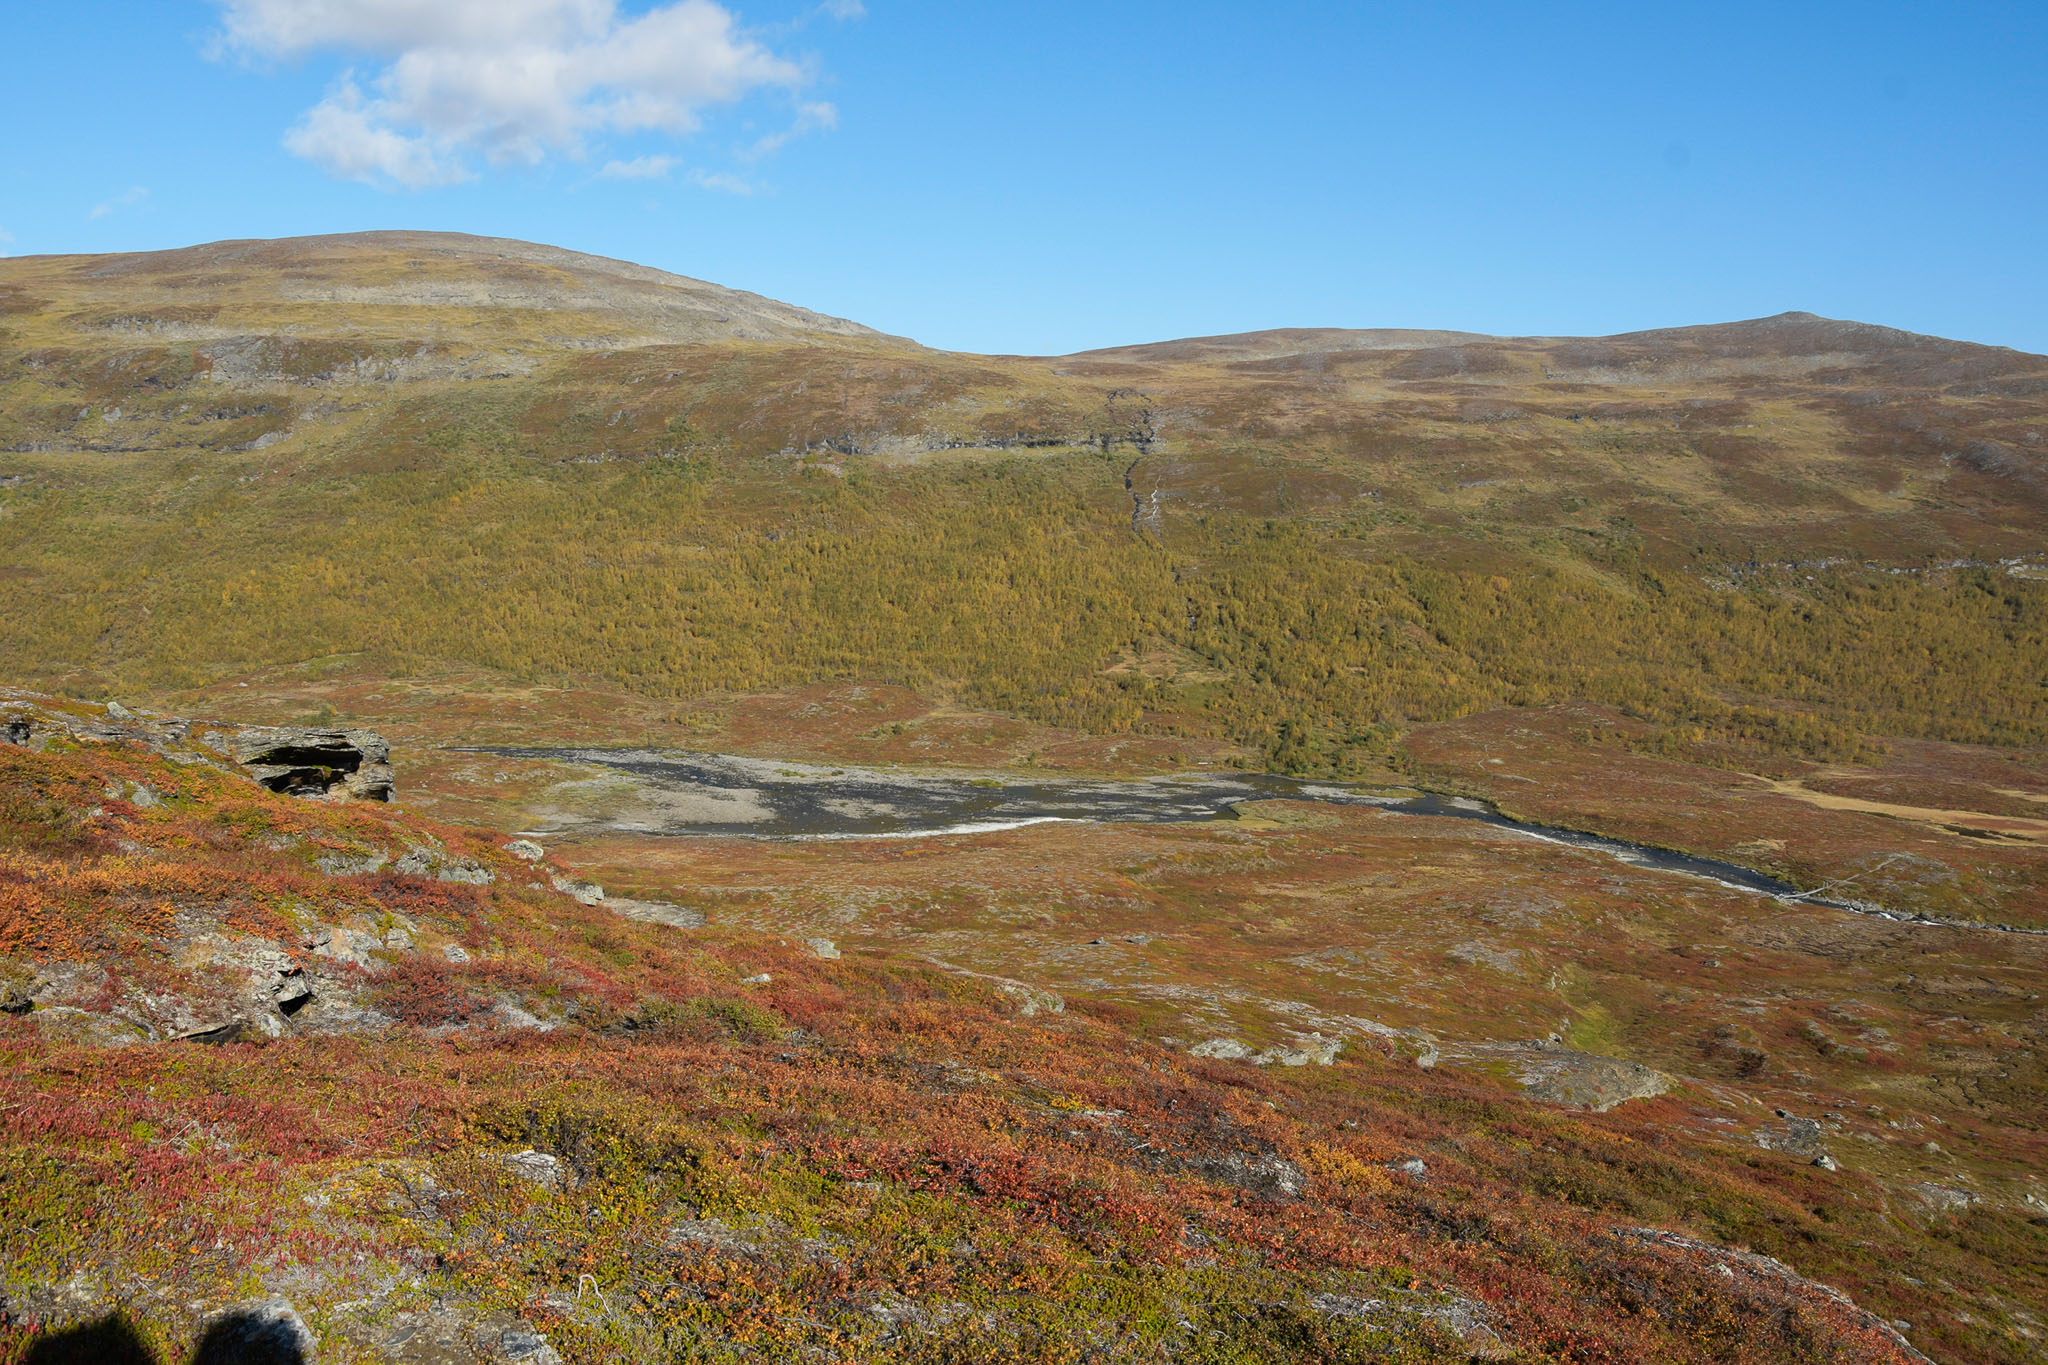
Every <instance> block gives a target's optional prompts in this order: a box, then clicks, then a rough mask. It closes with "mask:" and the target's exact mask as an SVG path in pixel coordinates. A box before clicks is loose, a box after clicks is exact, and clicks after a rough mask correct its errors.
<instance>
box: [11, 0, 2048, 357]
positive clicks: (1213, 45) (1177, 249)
mask: <svg viewBox="0 0 2048 1365" xmlns="http://www.w3.org/2000/svg"><path fill="white" fill-rule="evenodd" d="M8 8H9V14H8V16H7V19H6V32H7V36H8V46H9V48H10V61H9V71H10V79H9V81H8V82H7V83H6V85H5V86H4V87H0V120H4V126H5V127H6V128H7V129H8V130H9V134H8V136H7V137H5V138H4V139H0V233H4V234H6V239H4V240H0V252H5V253H15V254H19V253H40V252H74V251H83V252H98V251H127V250H138V249H147V248H155V247H167V246H178V245H184V244H188V243H192V242H200V241H210V240H215V239H219V238H227V237H275V236H290V235H297V234H301V233H318V232H341V231H353V230H358V229H364V228H379V227H423V228H441V229H449V230H455V231H463V232H475V233H483V234H490V235H499V236H510V237H522V238H528V239H531V240H537V241H544V242H551V243H555V244H558V245H562V246H567V247H573V248H576V249H579V250H585V251H593V252H598V253H600V254H604V255H609V256H618V257H623V258H626V259H629V260H634V261H640V262H644V263H646V264H650V265H657V266H661V267H663V268H665V269H669V270H675V271H678V272H681V273H683V274H688V275H696V276H700V277H703V278H706V279H711V280H716V281H718V282H720V283H722V284H729V285H733V286H736V287H739V288H744V289H751V290H755V291H757V292H760V293H764V294H768V295H771V296H774V297H777V298H782V299H787V300H789V301H791V302H795V303H800V304H804V305H806V306H809V307H813V308H818V309H821V310H824V311H826V312H831V313H836V314H840V315H842V316H846V317H851V318H855V319H857V320H859V321H862V322H865V323H868V324H870V325H872V326H876V327H881V328H883V329H885V330H888V331H892V332H898V333H902V334H905V335H909V336H913V337H916V338H917V339H918V340H920V341H923V342H926V343H928V344H931V345H938V346H946V347H952V348H957V349H966V350H979V351H1016V352H1031V353H1052V352H1063V351H1069V350H1075V349H1080V348H1084V347H1091V346H1103V345H1114V344H1119V343H1124V342H1134V341H1146V340H1156V339H1161V338H1165V337H1170V336H1182V335H1193V334H1201V333H1212V332H1229V331H1240V330H1248V329H1252V328H1259V327H1275V326H1355V327H1373V326H1390V327H1450V328H1460V329H1467V330H1472V331H1483V332H1499V333H1509V334H1599V333H1608V332H1615V331H1624V330H1629V329H1634V328H1641V327H1652V326H1665V325H1675V324H1682V323H1691V322H1706V321H1720V320H1726V319H1732V318H1739V317H1751V316H1757V315H1762V314H1768V313H1775V312H1780V311H1783V310H1786V309H1792V308H1803V309H1808V310H1811V311H1813V312H1817V313H1823V314H1827V315H1830V316H1837V317H1853V318H1858V319H1862V320H1865V321H1872V322H1882V323H1886V324H1890V325H1893V326H1899V327H1906V328H1910V329H1912V330H1915V331H1925V332H1934V333H1939V334H1942V335H1947V336H1956V337H1962V338H1965V339H1968V340H1973V341H1984V342H1992V343H1997V344H2002V345H2010V346H2017V347H2020V348H2023V349H2027V350H2032V351H2038V352H2048V5H2041V4H2038V3H2037V4H2026V5H2022V4H1994V3H1986V4H1969V5H1957V4H1950V5H1937V4H1918V5H1907V4H1886V3H1882V0H1874V2H1873V3H1868V4H1863V5H1855V6H1850V5H1835V4H1827V3H1812V4H1800V5H1784V4H1782V3H1779V4H1772V5H1748V4H1723V5H1715V6H1708V5H1683V4H1680V5H1670V6H1658V5H1642V4H1640V3H1637V4H1630V5H1626V6H1624V5H1612V6H1607V5H1570V4H1566V5H1552V6H1535V5H1527V4H1516V5H1508V4H1481V3H1469V4H1455V3H1445V4H1378V3H1365V2H1360V3H1347V4H1284V3H1283V4H1261V5H1253V4H1248V3H1247V4H1228V5H1225V4H1201V3H1182V4H1165V3H1149V2H1143V0H1132V2H1131V3H1125V4H1110V5H1101V4H1078V3H1076V4H1067V3H1058V2H1056V0H1046V2H1044V3H1039V4H1036V5H971V4H970V5H963V4H959V3H957V0H955V2H954V3H925V2H924V0H865V3H864V4H863V3H861V2H860V0H828V2H827V3H822V4H821V3H817V2H816V0H810V2H809V3H797V2H796V0H777V2H776V3H768V2H766V0H761V2H758V3H757V2H756V0H728V3H725V4H724V5H723V7H721V6H720V5H717V4H713V3H712V2H711V0H664V2H663V3H659V4H656V3H631V2H630V0H434V2H433V3H425V2H424V0H213V2H209V0H190V2H189V3H188V2H186V0H146V2H144V0H136V2H134V3H116V2H112V0H109V2H107V3H90V0H88V3H82V4H78V5H71V6H54V5H53V6H44V5H28V4H14V5H10V6H9V7H8Z"/></svg>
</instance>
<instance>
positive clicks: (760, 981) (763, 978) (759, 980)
mask: <svg viewBox="0 0 2048 1365" xmlns="http://www.w3.org/2000/svg"><path fill="white" fill-rule="evenodd" d="M774 979H775V978H774V977H772V976H770V975H769V974H768V973H766V972H762V973H761V974H760V975H758V976H749V977H745V978H743V979H742V980H741V981H740V984H741V985H742V986H765V985H767V984H768V983H769V982H771V981H773V980H774Z"/></svg>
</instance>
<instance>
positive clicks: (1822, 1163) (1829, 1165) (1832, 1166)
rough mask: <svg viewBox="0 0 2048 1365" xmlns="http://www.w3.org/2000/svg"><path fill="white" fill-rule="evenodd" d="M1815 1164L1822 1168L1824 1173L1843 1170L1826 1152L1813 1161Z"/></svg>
mask: <svg viewBox="0 0 2048 1365" xmlns="http://www.w3.org/2000/svg"><path fill="white" fill-rule="evenodd" d="M1813 1164H1814V1165H1816V1166H1818V1167H1820V1168H1821V1169H1822V1170H1824V1171H1839V1170H1841V1169H1842V1168H1841V1166H1840V1164H1839V1163H1837V1162H1836V1160H1835V1159H1834V1158H1833V1157H1831V1156H1829V1155H1828V1154H1827V1153H1826V1152H1822V1153H1821V1154H1820V1155H1819V1156H1817V1157H1815V1158H1814V1159H1813Z"/></svg>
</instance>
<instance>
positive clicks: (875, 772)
mask: <svg viewBox="0 0 2048 1365" xmlns="http://www.w3.org/2000/svg"><path fill="white" fill-rule="evenodd" d="M468 752H476V753H490V754H498V755H502V756H504V757H507V758H525V759H541V760H546V761H549V762H555V763H570V764H579V765H586V766H594V767H598V768H603V769H609V770H611V771H614V772H618V773H622V774H627V775H629V776H630V777H631V778H633V779H634V786H635V789H636V799H635V800H634V801H633V802H631V803H629V805H628V807H627V808H622V809H619V810H617V811H616V812H613V813H608V814H605V815H601V816H590V815H575V814H560V815H559V816H558V817H551V818H550V827H549V828H547V829H544V830H536V831H534V832H535V833H542V834H561V833H570V832H577V831H582V830H590V831H593V832H594V831H598V830H602V831H605V832H610V833H621V834H644V835H674V836H687V835H723V836H727V837H740V838H750V839H785V840H831V839H915V838H931V837H937V836H943V835H958V834H979V833H986V832H990V831H994V830H1005V829H1017V828H1021V827H1023V826H1026V825H1033V824H1043V823H1048V822H1053V821H1096V822H1116V823H1137V824H1144V823H1174V822H1188V821H1202V820H1227V819H1235V818H1237V811H1236V809H1235V808H1236V807H1237V806H1238V805H1239V804H1240V803H1242V802H1246V801H1274V800H1285V801H1317V802H1323V803H1326V804H1330V805H1346V806H1374V807H1377V808H1379V809H1381V810H1385V811H1389V812H1393V813H1395V814H1401V815H1418V816H1431V817H1435V818H1438V819H1449V820H1469V821H1472V822H1473V823H1475V824H1481V825H1486V826H1489V827H1490V828H1493V829H1499V830H1505V831H1508V832H1511V833H1513V834H1517V835H1520V836H1522V837H1524V838H1530V839H1540V840H1543V841H1545V842H1547V843H1554V844H1563V845H1565V846H1567V847H1570V848H1578V849H1584V850H1586V851H1588V852H1592V853H1599V854H1603V855H1605V856H1607V857H1610V858H1614V859H1616V860H1617V861H1620V862H1624V863H1627V864H1629V865H1630V866H1632V867H1641V868H1647V869H1649V870H1652V871H1657V872H1668V873H1674V874H1677V875H1679V876H1685V877H1692V878H1696V879H1699V880H1702V881H1709V882H1713V883H1715V884H1717V885H1720V886H1725V887H1729V888H1732V889H1734V890H1738V891H1747V892H1750V893H1753V894H1755V895H1760V896H1770V897H1772V898H1774V899H1777V900H1781V901H1787V902H1799V903H1802V904H1807V905H1818V906H1826V907H1828V908H1831V909H1835V910H1845V911H1850V912H1853V913H1856V914H1864V915H1875V916H1879V917H1881V918H1885V919H1890V920H1895V921H1899V922H1902V923H1920V924H1948V925H1950V926H1951V927H1956V928H1974V929H2000V930H2007V931H2009V932H2019V933H2040V932H2042V931H2040V930H2034V929H2020V928H2016V927H2014V926H2009V925H1994V924H1986V923H1980V922H1975V921H1945V920H1931V919H1927V918H1924V917H1918V916H1912V915H1906V914H1900V913H1896V912H1893V911H1888V910H1886V909H1884V908H1883V907H1881V906H1876V905H1871V904H1869V903H1867V902H1856V901H1846V900H1831V899H1828V898H1826V897H1824V896H1821V895H1819V894H1817V893H1814V892H1802V891H1801V890H1800V889H1799V888H1798V887H1796V886H1794V885H1792V884H1791V883H1789V882H1785V881H1781V880H1779V879H1778V878H1776V877H1770V876H1766V875H1765V874H1763V873H1761V872H1756V871H1753V870H1752V869H1750V868H1746V867H1742V866H1739V865H1737V864H1735V863H1727V862H1721V861H1718V860H1716V859H1713V858H1700V857H1695V856H1693V855H1692V854H1689V853H1679V852H1675V851H1673V850H1671V849H1663V848H1653V847H1650V846H1648V845H1644V844H1633V843H1629V842H1627V841H1626V840H1621V839H1609V838H1605V837H1602V836H1600V835H1597V834H1587V833H1584V832H1582V831H1579V830H1572V829H1564V828H1560V827H1558V826H1555V825H1541V824H1534V823H1531V822H1527V821H1521V820H1514V819H1510V818H1509V817H1507V816H1505V815H1502V814H1501V813H1500V812H1499V811H1497V810H1495V809H1493V808H1492V807H1491V806H1488V805H1486V804H1484V803H1482V802H1479V801H1473V800H1469V799H1466V798H1464V797H1450V796H1441V795H1435V794H1427V793H1425V794H1422V795H1412V794H1403V793H1398V792H1389V791H1388V790H1386V789H1385V788H1379V787H1369V786H1362V785H1359V784H1355V783H1345V782H1331V781H1317V780H1312V779H1302V778H1293V777H1283V776H1280V775H1277V774H1272V773H1237V772H1228V773H1221V772H1219V773H1203V774H1200V775H1189V776H1179V777H1150V778H1136V779H1130V780H1118V781H1108V780H1091V779H1085V778H1046V779H1042V780H1031V779H1023V780H1019V779H1003V780H995V779H991V778H965V777H952V776H943V775H936V774H931V773H923V772H912V771H904V770H897V769H885V768H857V767H835V766H831V765H824V764H815V763H793V762H781V761H777V760H772V759H756V758H740V757H735V756H733V755H729V754H695V753H677V752H670V751H664V752H655V751H652V750H644V749H641V750H631V749H626V750H621V749H537V748H504V747H491V748H482V749H475V750H469V751H468Z"/></svg>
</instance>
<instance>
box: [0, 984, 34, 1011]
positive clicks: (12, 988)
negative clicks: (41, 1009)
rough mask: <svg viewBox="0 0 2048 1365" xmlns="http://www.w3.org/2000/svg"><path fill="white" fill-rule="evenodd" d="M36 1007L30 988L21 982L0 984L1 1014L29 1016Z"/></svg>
mask: <svg viewBox="0 0 2048 1365" xmlns="http://www.w3.org/2000/svg"><path fill="white" fill-rule="evenodd" d="M35 1007H36V999H35V995H34V993H33V991H32V990H31V988H30V987H28V986H26V985H23V984H22V983H21V982H19V981H7V982H0V1014H27V1013H28V1012H29V1011H30V1010H32V1009H34V1008H35Z"/></svg>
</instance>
